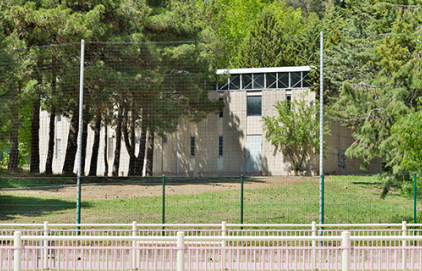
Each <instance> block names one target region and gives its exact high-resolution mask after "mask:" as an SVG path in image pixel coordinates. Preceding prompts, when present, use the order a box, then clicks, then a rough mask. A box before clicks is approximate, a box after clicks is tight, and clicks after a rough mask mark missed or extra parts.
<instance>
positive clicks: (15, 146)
mask: <svg viewBox="0 0 422 271" xmlns="http://www.w3.org/2000/svg"><path fill="white" fill-rule="evenodd" d="M21 88H22V84H21V83H20V82H19V83H18V93H19V92H20V91H21ZM11 110H12V112H11V116H10V130H9V135H10V141H9V162H8V164H7V170H8V171H9V172H18V171H19V139H18V138H19V107H18V106H17V105H15V106H13V107H12V109H11Z"/></svg>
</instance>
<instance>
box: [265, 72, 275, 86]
mask: <svg viewBox="0 0 422 271" xmlns="http://www.w3.org/2000/svg"><path fill="white" fill-rule="evenodd" d="M266 82H267V85H266V87H267V88H276V87H277V74H276V73H267V81H266Z"/></svg>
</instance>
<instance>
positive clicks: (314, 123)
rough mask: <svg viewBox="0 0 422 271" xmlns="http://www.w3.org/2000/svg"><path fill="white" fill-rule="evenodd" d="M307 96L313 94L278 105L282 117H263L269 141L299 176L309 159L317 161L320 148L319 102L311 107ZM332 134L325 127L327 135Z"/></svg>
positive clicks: (276, 106)
mask: <svg viewBox="0 0 422 271" xmlns="http://www.w3.org/2000/svg"><path fill="white" fill-rule="evenodd" d="M307 95H309V92H305V93H304V94H302V95H299V97H298V98H296V99H294V100H293V101H292V102H289V101H278V102H277V103H276V104H275V105H274V107H275V108H276V109H277V113H278V115H277V116H264V117H262V121H263V122H264V124H263V128H264V130H265V131H266V133H267V140H268V141H270V142H271V143H272V144H273V145H274V146H275V147H276V150H277V151H281V152H282V154H283V156H284V157H285V160H287V161H288V162H290V164H291V165H292V168H293V170H294V171H295V173H297V172H298V171H302V170H303V167H304V165H305V163H306V162H307V161H308V160H309V159H315V154H316V153H318V152H319V146H320V145H319V144H320V142H319V133H320V122H319V121H318V112H319V107H318V102H316V103H315V104H314V105H309V102H308V101H307V100H306V98H307ZM329 132H330V131H329V128H328V125H325V126H324V134H329Z"/></svg>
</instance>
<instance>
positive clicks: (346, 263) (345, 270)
mask: <svg viewBox="0 0 422 271" xmlns="http://www.w3.org/2000/svg"><path fill="white" fill-rule="evenodd" d="M349 236H350V233H349V232H348V231H344V232H342V233H341V237H342V239H341V246H342V247H343V252H342V260H341V263H342V269H341V270H342V271H349V269H350V260H349V259H350V240H349Z"/></svg>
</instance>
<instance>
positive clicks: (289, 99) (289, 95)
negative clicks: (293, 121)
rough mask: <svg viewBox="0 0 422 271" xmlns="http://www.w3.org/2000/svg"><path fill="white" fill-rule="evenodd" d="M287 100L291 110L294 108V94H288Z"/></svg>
mask: <svg viewBox="0 0 422 271" xmlns="http://www.w3.org/2000/svg"><path fill="white" fill-rule="evenodd" d="M286 101H287V103H288V104H289V110H292V94H286Z"/></svg>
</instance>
